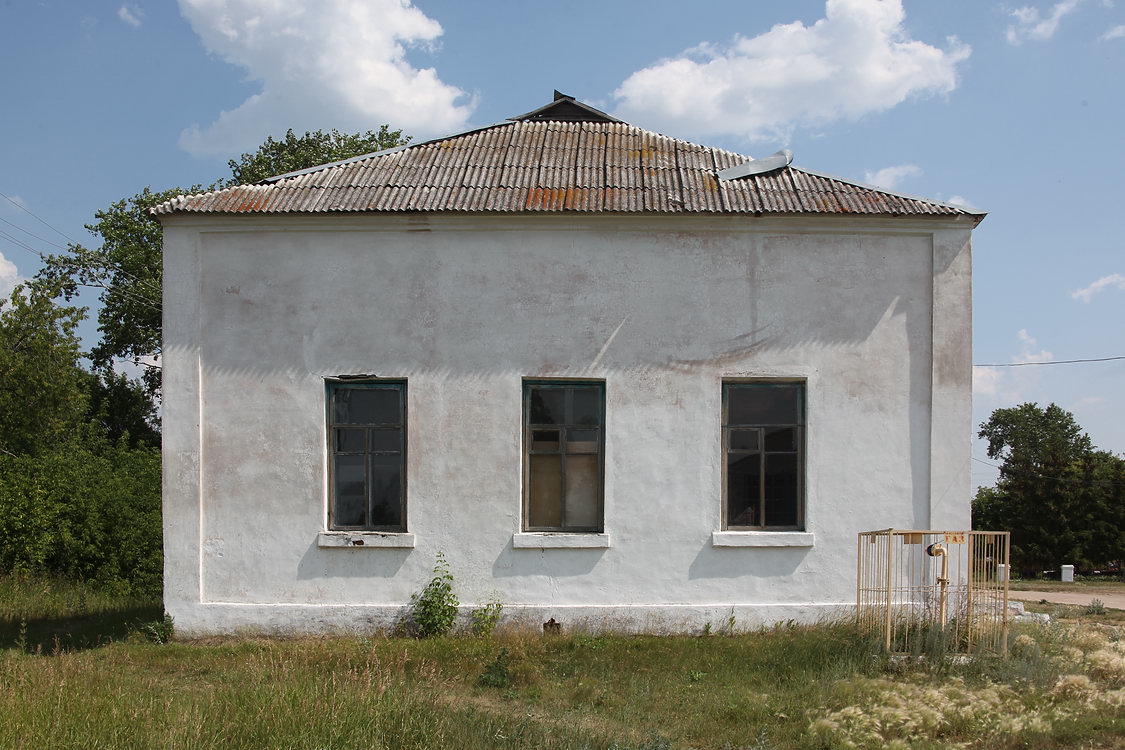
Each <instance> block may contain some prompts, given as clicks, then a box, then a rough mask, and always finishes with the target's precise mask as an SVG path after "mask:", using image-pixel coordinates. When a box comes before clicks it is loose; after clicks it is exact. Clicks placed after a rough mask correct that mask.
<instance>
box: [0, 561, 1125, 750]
mask: <svg viewBox="0 0 1125 750" xmlns="http://www.w3.org/2000/svg"><path fill="white" fill-rule="evenodd" d="M43 587H46V590H44V589H43ZM82 590H83V589H82V588H81V587H67V586H66V585H63V584H58V583H51V584H44V583H42V582H40V583H39V584H36V583H34V582H31V581H22V582H13V581H11V580H6V579H2V578H0V619H2V621H3V622H4V623H9V622H18V621H20V620H21V619H22V620H26V621H27V622H28V632H29V633H30V632H31V631H32V630H33V623H38V622H40V621H44V620H45V621H50V622H54V623H62V622H75V623H80V624H82V625H83V627H84V628H86V630H84V635H83V636H82V637H81V638H75V637H72V636H70V635H67V634H63V635H64V637H62V638H61V639H60V643H64V644H65V643H75V644H79V643H81V644H96V643H103V644H105V645H102V646H100V647H98V648H81V647H79V646H78V645H75V646H71V647H68V646H60V648H59V649H58V650H57V651H54V652H52V650H48V649H40V650H39V654H38V655H37V654H36V653H35V652H36V649H35V648H27V647H26V646H25V647H16V646H15V644H14V643H13V642H12V639H10V638H8V637H7V636H5V638H4V641H3V643H2V644H0V645H3V646H4V650H2V651H0V716H2V717H4V719H3V721H0V747H4V748H29V749H30V748H151V747H160V748H197V747H224V748H294V749H296V748H301V749H302V750H304V749H311V748H404V749H410V748H447V747H450V748H456V749H457V750H476V749H477V748H480V749H484V748H489V749H491V748H548V749H552V748H559V749H562V748H575V749H578V748H590V749H591V750H611V749H612V750H661V749H665V750H667V749H671V748H724V749H725V748H729V749H730V750H735V749H747V750H749V749H750V748H758V749H759V750H760V749H763V748H808V749H809V750H812V749H814V748H831V747H840V746H842V744H841V740H840V738H841V737H843V736H845V735H846V734H847V733H848V732H851V734H850V735H847V736H850V737H852V738H853V739H855V738H859V739H858V740H857V744H856V746H857V747H885V746H888V741H887V738H885V737H879V738H877V739H871V738H870V737H868V738H867V739H866V740H864V739H862V738H863V737H864V736H865V735H863V734H862V731H864V730H863V727H862V726H860V725H858V724H855V722H857V721H860V719H862V718H863V717H870V716H875V715H879V716H880V717H881V719H880V720H881V721H882V722H883V726H885V727H889V729H887V730H886V731H887V732H888V733H889V734H888V737H893V738H899V737H900V734H901V736H903V737H906V738H908V739H909V743H908V744H907V745H902V746H903V747H906V746H909V747H918V748H945V747H949V746H950V745H951V744H955V743H965V746H968V747H982V748H983V747H988V748H1000V749H1003V748H1015V747H1031V748H1063V747H1079V746H1082V747H1125V704H1123V705H1122V706H1109V707H1106V706H1102V705H1101V704H1095V703H1091V702H1090V701H1092V700H1093V699H1092V698H1090V697H1089V696H1088V695H1087V696H1086V697H1085V698H1082V699H1081V700H1079V699H1078V698H1076V699H1074V701H1072V702H1073V703H1074V706H1073V707H1072V708H1074V709H1076V710H1068V711H1067V713H1066V715H1061V714H1060V715H1055V714H1052V713H1050V711H1052V710H1054V709H1053V708H1052V707H1053V706H1055V705H1056V703H1058V701H1059V700H1060V699H1059V698H1058V697H1057V696H1056V697H1052V695H1053V693H1052V692H1051V691H1052V686H1054V685H1055V682H1056V680H1057V679H1058V677H1059V675H1060V674H1063V673H1065V672H1066V671H1067V670H1068V669H1069V667H1068V666H1067V665H1066V664H1065V663H1063V662H1060V661H1058V659H1057V658H1056V654H1058V653H1061V649H1063V648H1064V647H1065V646H1066V644H1067V643H1074V642H1077V641H1075V639H1074V638H1071V637H1068V636H1067V634H1066V633H1065V632H1063V631H1058V632H1056V631H1051V630H1049V631H1033V632H1035V634H1036V635H1035V638H1036V640H1037V642H1036V643H1035V644H1032V645H1027V644H1026V643H1025V644H1024V645H1023V646H1021V647H1020V648H1018V649H1017V652H1016V654H1015V655H1014V656H1013V658H1012V659H1009V660H996V659H989V660H980V661H977V662H971V663H969V664H964V665H958V664H954V663H951V662H943V663H938V664H935V663H932V662H930V663H918V662H899V661H889V660H887V659H885V658H883V657H882V656H880V655H879V654H878V652H877V650H876V649H875V648H873V646H872V644H871V642H870V641H869V640H868V639H866V638H864V637H862V636H860V635H859V634H857V633H856V632H854V630H853V629H851V628H850V627H849V626H847V625H839V624H837V625H823V626H817V627H807V628H806V627H780V628H774V629H769V630H764V631H759V632H754V633H742V634H737V635H729V636H725V635H724V636H711V637H656V636H641V637H628V636H591V635H584V634H566V633H564V634H563V635H560V636H549V637H545V636H542V635H538V634H537V635H529V634H508V635H504V634H501V635H497V636H494V637H492V638H470V637H445V638H435V639H431V640H411V639H396V638H384V637H370V638H322V639H321V638H300V639H244V640H208V641H199V642H186V643H173V644H169V645H155V644H151V643H147V642H145V640H144V638H143V637H140V636H138V635H136V633H134V634H133V635H131V636H130V635H129V634H128V632H126V633H125V634H124V635H120V634H119V629H120V627H121V623H122V622H127V621H128V620H129V619H130V618H131V617H133V613H135V612H144V613H146V615H144V616H143V617H136V618H135V622H140V621H142V620H143V619H149V620H151V619H156V618H157V617H158V616H159V609H157V610H156V611H155V614H153V610H152V603H151V602H149V603H144V602H136V601H133V600H119V601H117V604H116V607H115V605H114V600H113V598H112V597H108V596H104V595H102V596H97V595H94V594H92V593H90V592H87V596H86V597H85V599H81V598H80V596H79V595H80V594H81V592H82ZM76 597H78V598H76ZM78 601H84V604H83V605H82V606H83V608H84V611H83V613H76V612H74V611H73V607H75V606H76V604H75V603H76V602H78ZM146 607H147V608H146ZM99 622H100V623H102V625H104V627H105V632H102V633H98V632H96V623H99ZM35 627H36V628H38V625H36V626H35ZM37 632H38V631H37ZM5 633H7V631H5ZM56 635H58V634H57V633H56ZM67 638H70V640H67ZM1098 638H1100V639H1101V640H1096V639H1095V640H1096V642H1095V641H1091V642H1090V644H1087V645H1089V648H1091V649H1096V648H1102V649H1111V648H1114V647H1115V646H1113V644H1108V645H1107V643H1108V642H1107V641H1106V640H1105V636H1100V635H1099V636H1098ZM28 640H30V638H29V639H28ZM1091 644H1092V645H1091ZM501 650H504V652H505V653H504V656H503V657H500V653H501ZM485 674H488V675H490V677H489V678H488V679H484V680H482V679H481V678H482V675H485ZM1113 679H1116V678H1114V677H1112V675H1111V676H1110V677H1109V678H1106V679H1105V680H1103V679H1102V678H1101V677H1099V678H1098V680H1101V681H1100V682H1097V683H1096V685H1095V686H1096V688H1097V690H1098V691H1100V693H1106V691H1108V690H1110V689H1117V686H1116V685H1115V684H1111V683H1112V680H1113ZM1122 679H1123V680H1125V675H1123V676H1122ZM1106 680H1110V681H1109V682H1107V681H1106ZM1122 687H1125V684H1123V685H1122ZM934 690H936V691H938V692H932V691H934ZM926 691H931V692H929V693H928V692H926ZM942 691H944V692H942ZM989 691H992V693H989ZM997 691H999V692H997ZM1005 691H1006V692H1005ZM993 693H996V695H993ZM990 695H991V696H992V697H991V698H989V697H988V696H990ZM997 695H999V696H1000V697H999V698H998V697H997ZM900 696H914V697H912V698H911V699H910V700H911V703H910V706H912V708H910V709H909V710H907V711H906V712H905V715H906V716H907V718H908V719H909V716H910V713H911V711H915V710H916V711H918V712H921V711H923V709H927V708H929V709H930V710H931V711H932V710H937V709H935V708H934V707H935V706H937V707H938V708H941V706H942V705H944V706H945V708H941V710H944V711H946V713H944V714H941V716H942V717H944V718H942V719H941V720H940V722H938V724H935V725H934V727H931V728H930V729H917V728H912V727H913V726H914V725H913V724H912V723H911V722H910V721H909V720H904V721H905V723H902V725H901V726H899V725H898V724H896V722H898V721H899V720H900V714H901V713H903V710H902V709H901V708H898V707H896V706H895V705H894V704H895V702H896V700H899V697H900ZM965 696H968V697H965ZM978 698H979V700H978ZM990 700H992V701H993V702H995V703H997V705H1000V706H1003V707H1004V708H1003V710H1005V711H1008V712H1009V713H1014V714H1016V715H1019V714H1020V713H1021V712H1027V713H1028V715H1029V716H1042V717H1046V719H1045V721H1047V726H1048V728H1047V729H1046V730H1044V731H1039V730H1037V729H1035V727H1032V728H1031V729H1017V730H1013V732H1012V733H1010V736H1009V735H1005V734H996V733H994V732H993V730H991V729H988V727H991V726H994V725H997V722H998V721H999V718H998V716H999V714H998V713H997V711H999V709H995V708H994V707H993V704H992V703H990V702H989V701H990ZM1068 700H1069V699H1068ZM958 701H966V702H965V705H961V704H960V703H958ZM943 702H944V703H943ZM1060 705H1061V704H1060ZM1066 705H1067V706H1069V705H1070V704H1066ZM1079 709H1080V710H1079ZM880 712H881V713H880ZM896 712H897V713H896ZM974 712H975V713H974ZM988 712H992V713H988ZM857 717H858V718H857ZM896 717H899V718H896ZM973 717H976V718H973ZM817 722H820V723H819V724H818V723H817ZM974 722H976V723H974ZM939 724H940V726H939ZM833 726H835V727H836V728H835V729H833V728H832V727H833ZM911 732H913V733H914V734H911ZM990 732H993V733H992V734H990ZM841 733H843V734H841ZM896 733H897V734H896Z"/></svg>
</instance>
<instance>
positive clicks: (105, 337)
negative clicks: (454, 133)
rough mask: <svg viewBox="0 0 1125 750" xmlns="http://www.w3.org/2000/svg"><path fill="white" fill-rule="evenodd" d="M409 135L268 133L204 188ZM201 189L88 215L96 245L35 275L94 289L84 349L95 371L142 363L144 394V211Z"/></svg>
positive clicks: (75, 249) (150, 300)
mask: <svg viewBox="0 0 1125 750" xmlns="http://www.w3.org/2000/svg"><path fill="white" fill-rule="evenodd" d="M408 141H409V138H406V137H403V135H402V131H400V130H390V129H389V128H388V127H387V126H386V125H384V126H382V127H380V128H379V130H378V131H368V132H366V133H355V134H349V133H341V132H339V131H337V130H332V131H331V132H328V133H325V132H323V131H320V130H316V131H313V132H310V133H305V134H304V135H302V136H297V135H295V134H294V133H293V131H292V130H290V131H288V132H287V133H286V134H285V137H284V138H282V139H281V140H274V139H273V138H272V137H269V138H267V139H266V141H265V143H263V144H262V145H261V146H259V147H258V149H257V150H256V151H254V152H252V153H245V154H242V156H241V157H239V158H238V159H232V160H231V161H230V162H229V165H230V169H231V174H232V176H231V177H230V178H227V179H224V180H220V181H219V182H217V183H215V184H214V185H212V186H211V187H210V188H209V189H216V188H221V187H231V186H233V185H240V184H247V183H251V182H257V181H259V180H262V179H264V178H266V177H270V176H273V175H277V174H283V173H285V172H291V171H295V170H299V169H306V168H308V167H314V166H317V165H319V164H324V163H327V162H331V161H338V160H340V159H347V158H351V157H353V156H360V155H362V154H366V153H371V152H374V151H381V150H383V149H386V148H392V147H394V146H399V145H404V144H406V143H407V142H408ZM201 189H203V188H202V187H201V186H199V185H195V186H193V187H191V188H189V189H187V190H184V189H182V188H170V189H168V190H160V191H153V190H151V189H150V188H147V187H146V188H145V189H144V190H142V191H141V192H140V193H138V194H136V195H134V196H133V197H131V198H125V199H122V200H119V201H116V202H115V203H113V204H112V205H110V206H109V208H107V209H105V210H102V211H98V212H97V213H96V214H94V218H95V219H96V221H95V222H94V223H93V224H88V225H87V226H86V229H88V230H89V231H90V232H91V233H92V234H93V235H94V236H95V237H97V238H98V239H99V240H100V244H99V245H98V247H96V248H89V247H86V246H85V245H79V244H72V245H70V246H69V247H68V248H67V250H66V252H64V253H61V254H59V255H53V256H49V257H48V258H47V261H46V264H45V266H44V268H43V269H42V270H41V271H40V272H39V276H38V278H40V279H41V280H44V281H47V282H49V283H51V284H55V285H58V286H59V287H60V288H61V290H62V293H63V295H64V297H65V298H66V299H67V300H72V299H73V298H74V297H75V295H76V294H77V293H78V291H79V290H80V288H81V287H93V288H96V289H100V290H101V292H100V300H101V302H102V309H101V310H99V312H98V330H99V332H100V333H101V340H100V341H99V342H98V343H97V345H96V346H94V347H93V349H92V350H91V352H90V359H91V361H92V362H93V363H94V367H95V369H98V370H101V371H108V370H109V369H111V368H112V365H113V363H114V362H117V361H121V360H125V361H132V362H134V363H136V364H138V365H141V364H145V363H147V364H149V365H150V366H149V367H148V368H147V369H146V370H145V372H144V375H143V379H144V383H145V385H146V387H147V388H148V390H149V393H150V394H152V395H156V394H158V393H159V388H160V371H159V368H158V367H154V366H151V365H152V364H153V363H152V360H153V359H155V358H157V357H159V355H160V351H161V339H162V335H161V330H162V329H161V290H162V284H163V274H162V265H161V263H162V255H161V253H162V232H161V227H160V223H159V222H158V221H157V220H156V219H154V218H153V217H152V216H151V215H150V214H149V209H151V208H152V207H153V206H155V205H157V204H159V203H163V202H164V201H166V200H169V199H170V198H173V197H175V196H177V195H181V194H183V193H189V192H197V191H199V190H201Z"/></svg>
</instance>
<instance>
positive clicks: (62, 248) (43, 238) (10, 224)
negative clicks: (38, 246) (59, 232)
mask: <svg viewBox="0 0 1125 750" xmlns="http://www.w3.org/2000/svg"><path fill="white" fill-rule="evenodd" d="M0 221H2V222H4V223H5V224H7V225H8V226H10V227H14V228H16V229H18V230H19V231H21V232H23V233H24V234H28V235H31V236H32V237H34V238H35V239H37V240H39V241H40V242H46V243H47V244H48V245H54V246H55V247H57V248H58V249H60V250H66V245H60V244H59V243H57V242H51V241H50V240H49V239H47V238H46V237H40V236H39V235H37V234H36V233H35V232H29V231H27V230H26V229H24V228H23V227H21V226H20V225H19V224H15V223H13V222H10V221H8V220H7V219H5V218H4V217H3V216H0Z"/></svg>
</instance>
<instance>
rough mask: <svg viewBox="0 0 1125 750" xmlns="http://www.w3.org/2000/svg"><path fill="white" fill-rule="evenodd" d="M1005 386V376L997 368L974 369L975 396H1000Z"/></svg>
mask: <svg viewBox="0 0 1125 750" xmlns="http://www.w3.org/2000/svg"><path fill="white" fill-rule="evenodd" d="M1003 384H1004V374H1003V373H1002V372H1000V369H999V368H997V367H974V368H973V395H974V396H992V397H995V396H998V395H999V393H1000V387H1001V386H1002V385H1003Z"/></svg>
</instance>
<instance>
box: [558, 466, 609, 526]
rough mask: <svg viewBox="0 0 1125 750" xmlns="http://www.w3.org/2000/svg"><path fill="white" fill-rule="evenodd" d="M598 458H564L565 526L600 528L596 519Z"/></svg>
mask: <svg viewBox="0 0 1125 750" xmlns="http://www.w3.org/2000/svg"><path fill="white" fill-rule="evenodd" d="M598 476H599V472H598V457H597V456H596V455H594V456H567V458H566V525H567V526H569V527H575V528H583V527H586V528H590V527H596V526H600V525H601V524H600V522H599V519H598V484H599V482H598Z"/></svg>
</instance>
